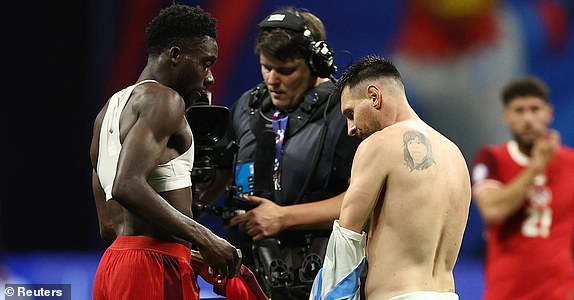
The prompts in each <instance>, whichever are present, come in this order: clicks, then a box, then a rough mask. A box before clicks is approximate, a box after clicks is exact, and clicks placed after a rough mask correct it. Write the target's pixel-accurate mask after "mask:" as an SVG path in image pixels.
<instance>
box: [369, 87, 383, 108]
mask: <svg viewBox="0 0 574 300" xmlns="http://www.w3.org/2000/svg"><path fill="white" fill-rule="evenodd" d="M367 92H368V93H369V100H370V101H371V104H372V105H373V107H374V108H376V109H380V108H381V99H380V95H381V93H380V91H379V89H378V88H377V87H376V86H374V85H369V87H367Z"/></svg>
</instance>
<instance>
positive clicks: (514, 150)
mask: <svg viewBox="0 0 574 300" xmlns="http://www.w3.org/2000/svg"><path fill="white" fill-rule="evenodd" d="M528 162H529V158H528V157H527V156H525V155H524V154H522V153H521V152H520V151H519V150H518V145H517V143H516V142H514V141H511V142H508V143H507V144H501V145H497V146H487V147H483V148H482V149H480V151H479V152H478V153H477V155H476V157H475V159H474V162H473V168H472V183H473V185H472V189H473V193H474V195H476V194H477V193H478V192H479V191H481V190H482V189H484V188H485V187H493V186H501V185H502V184H507V183H509V182H510V181H511V180H512V179H514V178H515V177H516V176H517V175H518V174H519V173H520V172H521V171H522V170H523V169H524V168H525V167H526V166H527V165H528ZM573 237H574V150H573V149H571V148H568V147H565V146H562V147H561V148H560V150H559V152H558V154H557V155H556V157H554V159H553V160H552V161H551V162H550V164H549V166H548V167H547V169H546V172H545V174H544V175H539V176H537V177H536V178H535V179H534V184H533V185H532V187H531V188H530V190H529V191H528V194H527V199H525V201H524V204H523V205H522V207H521V208H520V209H519V210H518V211H517V212H516V213H515V214H514V215H512V216H511V217H509V218H508V219H507V220H506V221H504V222H503V223H502V224H496V225H487V236H486V238H487V241H486V242H487V253H486V267H485V280H486V282H485V293H484V299H487V300H490V299H493V300H494V299H496V300H500V299H513V300H519V299H522V300H524V299H532V300H539V299H545V300H547V299H561V300H562V299H574V260H573V253H572V250H573Z"/></svg>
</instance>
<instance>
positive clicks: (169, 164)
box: [90, 4, 240, 299]
mask: <svg viewBox="0 0 574 300" xmlns="http://www.w3.org/2000/svg"><path fill="white" fill-rule="evenodd" d="M215 22H216V21H215V19H213V18H212V17H211V16H210V15H209V14H208V13H206V12H205V11H203V10H202V9H200V8H199V7H189V6H185V5H176V4H174V5H172V6H170V7H168V8H166V9H164V10H162V11H161V12H160V13H159V15H158V16H157V17H155V18H154V20H152V22H151V23H150V25H149V26H148V28H147V30H146V47H147V50H148V62H147V65H146V66H145V68H144V70H143V71H142V73H141V75H140V77H139V78H138V80H137V83H135V84H134V85H132V86H130V87H127V88H126V89H124V90H122V91H120V92H118V93H116V94H115V95H113V96H112V97H111V98H110V100H108V102H107V103H106V105H105V106H104V108H103V109H102V111H101V112H100V113H99V114H98V116H97V117H96V121H95V124H94V135H93V138H92V145H91V148H90V157H91V161H92V165H93V176H92V186H93V194H94V198H95V201H96V208H97V212H98V219H99V224H100V233H101V236H102V238H104V239H106V240H109V241H113V243H112V244H111V246H110V247H109V248H108V249H107V250H106V252H105V253H104V255H103V257H102V259H101V261H100V264H99V266H98V270H97V272H96V276H95V280H94V291H93V296H94V299H164V298H165V299H198V298H199V292H198V288H197V283H196V282H195V276H194V270H192V269H191V266H190V248H189V247H190V246H191V245H195V246H197V248H198V249H199V251H200V253H201V255H202V256H203V259H204V260H205V261H206V263H207V264H208V265H210V266H211V268H212V269H213V274H214V275H219V276H220V277H227V276H229V277H231V276H233V275H234V274H236V273H237V271H238V262H239V259H240V258H239V255H238V252H237V251H236V249H235V248H234V247H233V246H232V245H231V244H229V243H228V242H227V241H225V240H224V239H222V238H219V237H218V236H216V235H215V234H214V233H212V232H211V231H210V230H208V229H207V228H205V227H204V226H202V225H200V224H199V223H197V222H196V221H194V220H193V219H192V215H191V206H192V192H191V170H192V166H193V153H194V148H193V135H192V132H191V130H190V127H189V125H188V123H187V121H186V119H185V109H186V108H187V107H189V106H190V105H191V104H192V103H193V102H194V101H196V100H197V99H198V98H199V97H200V95H201V93H203V92H205V91H206V89H207V86H208V85H210V84H213V83H214V77H213V74H212V73H211V66H212V65H213V64H214V63H215V60H216V59H217V52H218V48H217V42H216V40H215V37H216V31H215ZM196 271H197V270H196Z"/></svg>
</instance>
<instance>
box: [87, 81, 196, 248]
mask: <svg viewBox="0 0 574 300" xmlns="http://www.w3.org/2000/svg"><path fill="white" fill-rule="evenodd" d="M166 90H168V89H167V88H166V87H164V86H161V85H158V84H154V83H151V84H142V85H140V86H137V87H136V88H135V89H134V91H133V93H132V95H131V96H130V99H129V100H128V102H127V104H126V106H125V108H124V110H123V111H122V113H121V117H120V132H121V136H120V141H121V143H122V144H124V140H125V139H126V137H127V136H128V134H130V132H131V130H132V128H133V127H134V125H135V124H136V122H138V118H139V116H140V114H141V112H142V110H145V108H144V107H145V106H146V105H154V104H153V103H152V102H153V101H162V99H161V97H165V95H164V96H161V94H162V93H172V92H173V91H171V90H168V91H166ZM106 109H107V105H106V106H105V107H104V108H103V110H102V112H100V115H99V116H98V118H97V119H96V123H95V132H97V134H98V135H99V132H100V129H101V124H102V119H103V114H104V113H105V111H106ZM181 116H182V117H181V122H180V123H181V125H180V126H179V129H178V130H177V131H176V132H175V133H174V134H172V135H171V136H169V138H168V141H167V145H166V147H165V149H164V150H163V151H162V152H161V155H160V157H159V159H157V163H156V165H158V164H162V163H166V162H168V161H170V160H172V159H174V158H176V157H177V156H179V155H181V154H182V153H184V152H185V151H186V150H187V149H188V148H189V147H190V146H191V143H192V134H191V129H190V128H189V125H188V123H187V121H186V120H185V118H184V117H183V113H182V115H181ZM135 138H137V137H135ZM130 153H132V154H133V153H138V152H137V151H134V152H130ZM124 159H132V158H131V157H126V158H124ZM133 159H138V158H137V157H133ZM143 159H147V158H143ZM160 196H161V197H162V198H163V199H165V200H166V201H167V202H168V203H169V204H170V205H171V206H173V207H174V208H176V209H177V210H178V211H180V212H181V213H183V214H184V215H186V216H188V217H191V216H192V213H191V205H192V194H191V188H190V187H188V188H183V189H178V190H173V191H168V192H162V193H160ZM106 207H107V208H108V210H109V213H110V217H111V220H112V221H113V226H114V229H115V233H116V235H128V236H149V237H155V238H158V239H161V240H168V241H169V240H173V238H172V237H171V236H170V235H167V234H165V233H164V232H162V231H160V230H158V228H157V226H152V225H150V224H149V222H146V221H145V220H143V219H142V218H140V217H138V216H136V215H135V214H134V213H132V212H130V211H129V210H127V209H126V208H124V207H123V206H122V205H120V204H119V203H118V202H116V201H114V199H111V200H109V201H107V202H106ZM180 242H181V241H180Z"/></svg>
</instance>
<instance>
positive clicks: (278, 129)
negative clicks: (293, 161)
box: [271, 110, 289, 191]
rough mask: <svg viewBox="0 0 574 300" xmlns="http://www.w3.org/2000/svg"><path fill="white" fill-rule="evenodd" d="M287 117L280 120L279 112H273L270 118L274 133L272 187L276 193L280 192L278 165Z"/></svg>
mask: <svg viewBox="0 0 574 300" xmlns="http://www.w3.org/2000/svg"><path fill="white" fill-rule="evenodd" d="M288 120H289V116H285V117H283V118H281V112H279V110H275V112H274V113H273V117H272V118H271V125H273V131H274V132H275V161H274V162H273V186H274V188H275V190H276V191H280V190H281V173H280V172H279V164H280V162H281V150H282V149H283V141H284V138H285V129H287V121H288Z"/></svg>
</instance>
